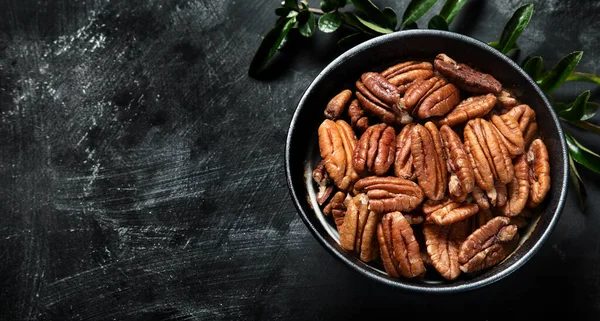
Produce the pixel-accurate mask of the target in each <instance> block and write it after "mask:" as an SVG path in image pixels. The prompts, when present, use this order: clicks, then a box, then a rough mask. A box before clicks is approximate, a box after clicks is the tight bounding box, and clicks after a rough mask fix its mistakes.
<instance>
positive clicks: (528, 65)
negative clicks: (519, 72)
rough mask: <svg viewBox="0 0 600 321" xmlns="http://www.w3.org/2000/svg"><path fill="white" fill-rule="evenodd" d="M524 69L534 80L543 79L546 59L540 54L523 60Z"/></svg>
mask: <svg viewBox="0 0 600 321" xmlns="http://www.w3.org/2000/svg"><path fill="white" fill-rule="evenodd" d="M523 70H525V72H526V73H527V74H529V76H531V78H533V80H535V81H538V80H540V79H542V75H543V72H544V60H543V59H542V57H540V56H530V57H528V58H527V59H525V61H523Z"/></svg>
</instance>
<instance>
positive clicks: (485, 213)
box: [470, 208, 494, 231]
mask: <svg viewBox="0 0 600 321" xmlns="http://www.w3.org/2000/svg"><path fill="white" fill-rule="evenodd" d="M492 218H494V215H493V214H492V211H491V210H490V209H483V208H479V212H477V214H475V215H473V216H471V222H470V230H471V231H475V230H477V229H478V228H480V227H482V226H484V225H485V223H487V222H489V221H490V220H491V219H492Z"/></svg>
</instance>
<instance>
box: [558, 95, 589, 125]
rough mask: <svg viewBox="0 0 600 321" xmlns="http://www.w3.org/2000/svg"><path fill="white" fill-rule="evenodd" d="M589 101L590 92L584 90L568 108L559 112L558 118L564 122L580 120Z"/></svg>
mask: <svg viewBox="0 0 600 321" xmlns="http://www.w3.org/2000/svg"><path fill="white" fill-rule="evenodd" d="M588 99H590V91H589V90H586V91H584V92H583V93H581V95H579V97H577V99H575V101H574V102H572V103H571V104H569V106H568V108H567V109H565V110H563V111H561V112H560V113H559V116H560V117H562V118H564V119H566V120H581V118H583V114H584V113H585V105H586V104H587V102H588Z"/></svg>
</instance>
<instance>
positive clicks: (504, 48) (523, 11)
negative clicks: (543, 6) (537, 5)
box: [495, 4, 533, 54]
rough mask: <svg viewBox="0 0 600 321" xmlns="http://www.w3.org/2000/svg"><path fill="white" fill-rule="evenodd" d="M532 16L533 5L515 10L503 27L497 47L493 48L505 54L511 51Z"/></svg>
mask: <svg viewBox="0 0 600 321" xmlns="http://www.w3.org/2000/svg"><path fill="white" fill-rule="evenodd" d="M532 14H533V4H527V5H524V6H522V7H520V8H519V9H517V11H515V13H514V14H513V15H512V17H511V18H510V20H508V22H507V23H506V26H504V30H503V31H502V35H501V36H500V40H499V41H498V47H495V48H496V49H498V50H500V51H501V52H502V53H505V54H506V53H509V52H510V51H512V50H513V48H514V44H515V43H516V42H517V39H518V38H519V36H520V35H521V33H522V32H523V30H525V28H526V27H527V25H528V24H529V20H531V16H532Z"/></svg>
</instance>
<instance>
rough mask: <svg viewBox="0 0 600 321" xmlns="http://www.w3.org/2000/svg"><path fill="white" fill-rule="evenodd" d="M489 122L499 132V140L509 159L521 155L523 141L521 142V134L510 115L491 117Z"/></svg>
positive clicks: (517, 124)
mask: <svg viewBox="0 0 600 321" xmlns="http://www.w3.org/2000/svg"><path fill="white" fill-rule="evenodd" d="M491 121H492V123H493V124H494V126H495V127H496V129H497V130H498V132H500V139H501V140H502V142H503V143H504V146H506V150H507V151H508V152H509V153H510V155H511V157H515V156H517V155H521V154H523V151H524V150H525V140H523V133H522V132H521V130H520V129H519V123H517V120H516V119H515V118H514V117H513V116H511V115H508V114H504V115H502V116H498V115H492V117H491Z"/></svg>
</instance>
